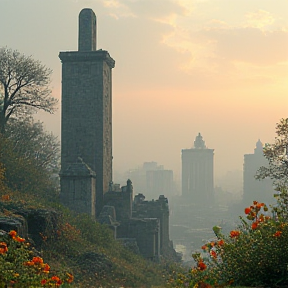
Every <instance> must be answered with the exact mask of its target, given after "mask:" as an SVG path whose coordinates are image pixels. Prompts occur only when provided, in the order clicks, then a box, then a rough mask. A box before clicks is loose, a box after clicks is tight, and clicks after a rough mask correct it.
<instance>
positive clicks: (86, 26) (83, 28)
mask: <svg viewBox="0 0 288 288" xmlns="http://www.w3.org/2000/svg"><path fill="white" fill-rule="evenodd" d="M78 50H79V51H95V50H96V15H95V13H94V11H93V10H92V9H90V8H84V9H82V10H81V11H80V13H79V35H78Z"/></svg>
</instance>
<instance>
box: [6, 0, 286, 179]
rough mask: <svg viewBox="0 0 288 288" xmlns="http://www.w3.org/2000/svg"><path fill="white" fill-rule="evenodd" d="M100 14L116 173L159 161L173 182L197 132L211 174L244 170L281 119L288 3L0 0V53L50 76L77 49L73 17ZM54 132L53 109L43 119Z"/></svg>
mask: <svg viewBox="0 0 288 288" xmlns="http://www.w3.org/2000/svg"><path fill="white" fill-rule="evenodd" d="M83 8H92V9H93V10H94V12H95V13H96V16H97V26H98V27H97V31H98V32H97V33H98V36H97V37H98V41H97V48H98V49H103V50H107V51H109V53H110V55H111V56H112V57H113V58H114V59H115V61H116V66H115V68H114V69H113V155H114V170H122V171H124V170H127V169H128V168H134V167H137V166H140V165H142V163H143V162H147V161H156V162H158V163H159V164H163V165H164V167H165V168H166V169H173V170H174V172H175V174H176V176H177V175H178V176H177V177H178V178H179V177H180V171H181V149H185V148H190V147H192V145H193V141H194V139H195V137H196V135H197V134H198V132H201V133H202V135H203V137H204V140H205V142H206V144H207V146H208V147H209V148H213V149H215V175H216V177H217V176H219V175H222V174H225V173H226V172H227V171H229V170H235V169H239V170H241V169H242V166H243V155H244V154H246V153H252V152H253V149H254V147H255V143H256V141H257V140H258V138H260V139H261V140H262V141H263V142H272V141H273V139H274V136H275V129H274V127H275V124H276V122H278V121H279V119H280V118H283V117H285V118H286V117H288V113H287V112H288V95H287V94H288V93H287V92H288V85H287V82H288V17H287V11H288V1H287V0H106V1H105V0H78V1H77V0H0V35H1V37H0V46H8V47H10V48H13V49H18V50H19V51H21V52H24V53H26V54H30V55H33V57H34V58H36V59H39V60H41V61H42V62H43V63H44V64H46V65H47V66H49V67H50V68H52V69H53V71H54V73H53V82H52V87H53V95H54V96H55V97H57V98H59V99H60V97H61V63H60V60H59V58H58V54H59V52H60V51H68V50H72V51H73V50H77V47H78V46H77V39H78V14H79V12H80V10H81V9H83ZM41 119H43V120H44V121H45V123H46V127H47V129H49V130H52V131H53V132H55V133H56V134H58V135H59V134H60V109H59V112H58V113H57V114H55V115H53V116H50V117H48V116H47V115H45V116H43V115H42V114H41Z"/></svg>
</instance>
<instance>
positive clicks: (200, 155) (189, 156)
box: [182, 133, 214, 205]
mask: <svg viewBox="0 0 288 288" xmlns="http://www.w3.org/2000/svg"><path fill="white" fill-rule="evenodd" d="M213 162H214V149H208V148H207V147H206V145H205V142H204V140H203V137H202V136H201V134H200V133H199V134H198V136H197V137H196V139H195V141H194V147H193V148H191V149H183V150H182V198H183V199H185V201H189V202H190V203H191V204H197V205H198V204H199V205H211V204H213V203H214V175H213V173H214V172H213V169H214V168H213V166H214V164H213Z"/></svg>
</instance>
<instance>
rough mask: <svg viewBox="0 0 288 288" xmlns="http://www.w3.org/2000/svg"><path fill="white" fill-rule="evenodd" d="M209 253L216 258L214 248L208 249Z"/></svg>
mask: <svg viewBox="0 0 288 288" xmlns="http://www.w3.org/2000/svg"><path fill="white" fill-rule="evenodd" d="M210 255H211V256H212V257H213V258H217V254H216V252H215V251H214V250H211V251H210Z"/></svg>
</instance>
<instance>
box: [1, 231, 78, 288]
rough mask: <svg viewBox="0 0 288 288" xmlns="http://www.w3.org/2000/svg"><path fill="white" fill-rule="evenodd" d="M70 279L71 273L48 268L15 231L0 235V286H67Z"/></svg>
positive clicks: (71, 277)
mask: <svg viewBox="0 0 288 288" xmlns="http://www.w3.org/2000/svg"><path fill="white" fill-rule="evenodd" d="M56 274H57V276H56ZM60 275H61V276H60ZM59 276H60V277H59ZM72 281H73V276H72V274H70V273H65V272H64V271H53V270H50V266H49V265H48V264H47V263H44V262H43V259H42V258H41V257H39V256H35V254H34V253H33V251H32V250H31V248H30V243H28V242H26V241H25V239H23V238H21V237H19V236H18V235H17V233H16V231H13V230H12V231H10V233H9V234H3V235H0V287H19V288H20V287H27V288H29V287H30V288H32V287H64V286H65V287H67V285H68V284H69V283H71V282H72ZM65 283H66V285H65Z"/></svg>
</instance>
